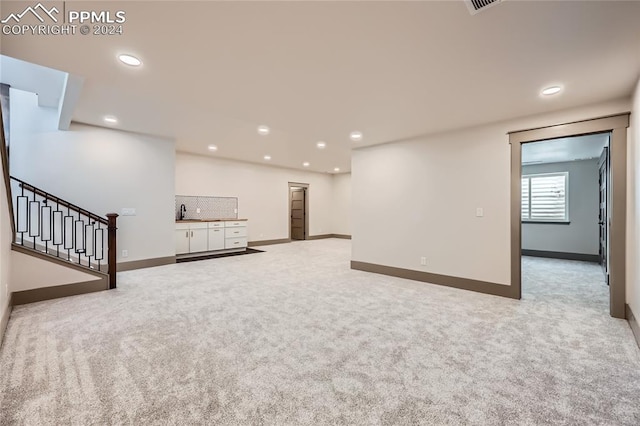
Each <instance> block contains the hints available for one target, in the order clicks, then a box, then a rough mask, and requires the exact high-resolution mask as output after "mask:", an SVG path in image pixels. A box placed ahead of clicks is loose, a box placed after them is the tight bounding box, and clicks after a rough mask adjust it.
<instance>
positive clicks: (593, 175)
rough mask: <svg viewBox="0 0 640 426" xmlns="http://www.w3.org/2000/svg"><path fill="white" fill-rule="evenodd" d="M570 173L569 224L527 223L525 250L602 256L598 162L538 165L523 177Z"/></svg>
mask: <svg viewBox="0 0 640 426" xmlns="http://www.w3.org/2000/svg"><path fill="white" fill-rule="evenodd" d="M553 172H569V192H568V195H569V221H570V223H569V224H556V223H526V222H525V223H523V224H522V248H523V249H527V250H542V251H555V252H562V253H580V254H592V255H597V254H598V253H599V234H598V233H599V227H598V216H599V210H598V204H599V199H600V194H599V190H598V182H599V171H598V160H597V159H595V160H583V161H570V162H564V163H551V164H536V165H529V166H523V167H522V174H523V175H525V174H537V173H553Z"/></svg>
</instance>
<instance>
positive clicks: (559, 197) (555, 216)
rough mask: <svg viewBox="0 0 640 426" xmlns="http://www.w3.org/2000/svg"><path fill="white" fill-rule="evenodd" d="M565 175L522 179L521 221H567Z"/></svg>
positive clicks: (530, 176)
mask: <svg viewBox="0 0 640 426" xmlns="http://www.w3.org/2000/svg"><path fill="white" fill-rule="evenodd" d="M567 177H568V174H567V173H553V174H544V175H527V176H523V177H522V220H534V221H548V222H562V221H566V220H568V211H567Z"/></svg>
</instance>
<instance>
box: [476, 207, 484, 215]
mask: <svg viewBox="0 0 640 426" xmlns="http://www.w3.org/2000/svg"><path fill="white" fill-rule="evenodd" d="M482 216H484V209H483V208H482V207H478V208H476V217H482Z"/></svg>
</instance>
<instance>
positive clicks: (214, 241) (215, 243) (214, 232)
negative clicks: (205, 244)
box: [209, 228, 224, 250]
mask: <svg viewBox="0 0 640 426" xmlns="http://www.w3.org/2000/svg"><path fill="white" fill-rule="evenodd" d="M223 249H224V228H213V229H209V250H223Z"/></svg>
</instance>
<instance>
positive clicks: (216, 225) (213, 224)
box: [209, 222, 224, 229]
mask: <svg viewBox="0 0 640 426" xmlns="http://www.w3.org/2000/svg"><path fill="white" fill-rule="evenodd" d="M212 228H224V222H209V229H212Z"/></svg>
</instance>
